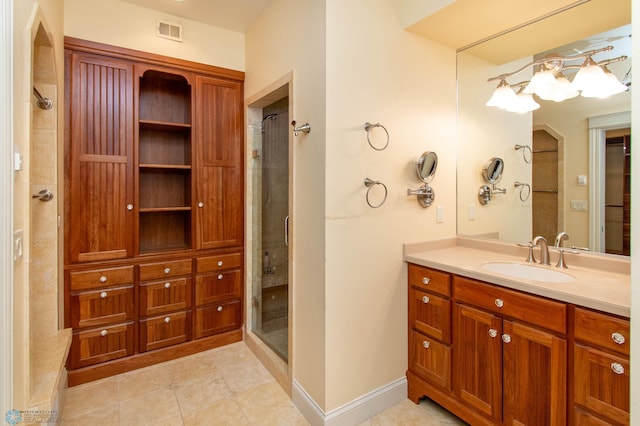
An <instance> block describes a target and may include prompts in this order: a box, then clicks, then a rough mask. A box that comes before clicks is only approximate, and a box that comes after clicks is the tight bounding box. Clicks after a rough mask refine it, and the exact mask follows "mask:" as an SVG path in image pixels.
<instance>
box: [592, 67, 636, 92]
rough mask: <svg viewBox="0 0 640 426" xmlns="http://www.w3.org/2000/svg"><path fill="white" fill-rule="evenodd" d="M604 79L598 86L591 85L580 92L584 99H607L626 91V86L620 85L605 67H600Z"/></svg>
mask: <svg viewBox="0 0 640 426" xmlns="http://www.w3.org/2000/svg"><path fill="white" fill-rule="evenodd" d="M602 68H603V71H604V78H603V79H602V80H601V82H600V83H599V84H598V85H593V86H591V87H589V88H586V89H584V90H583V91H582V96H584V97H585V98H601V99H602V98H608V97H609V96H612V95H616V94H618V93H622V92H624V91H625V90H627V86H626V85H624V84H622V83H620V81H618V79H617V78H616V76H615V75H613V73H612V72H611V71H609V69H608V68H607V67H602Z"/></svg>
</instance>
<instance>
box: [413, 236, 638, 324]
mask: <svg viewBox="0 0 640 426" xmlns="http://www.w3.org/2000/svg"><path fill="white" fill-rule="evenodd" d="M539 252H540V249H539V248H535V249H534V255H535V257H536V258H537V259H539V258H540V256H539ZM527 254H528V249H527V248H521V247H517V246H516V245H515V244H507V243H501V242H497V241H490V240H477V239H472V238H465V237H457V238H451V239H447V240H439V241H433V242H426V243H415V244H405V245H404V260H405V261H406V262H409V263H414V264H417V265H422V266H427V267H430V268H434V269H439V270H442V271H446V272H450V273H453V274H457V275H462V276H465V277H469V278H475V279H478V280H481V281H485V282H489V283H493V284H497V285H501V286H503V287H508V288H512V289H515V290H520V291H524V292H527V293H531V294H536V295H539V296H544V297H548V298H550V299H555V300H559V301H563V302H567V303H573V304H575V305H580V306H584V307H587V308H592V309H597V310H600V311H603V312H608V313H611V314H615V315H620V316H623V317H626V318H629V316H630V312H631V309H630V308H631V276H630V263H629V260H628V259H626V258H622V257H619V256H603V255H599V254H591V253H588V252H585V253H581V254H580V255H575V254H573V255H572V254H569V253H565V260H566V263H567V265H568V268H567V269H562V270H561V269H558V268H556V267H555V263H556V262H557V259H558V253H557V252H556V251H554V250H552V249H549V256H550V259H551V264H552V265H551V266H546V267H545V268H549V269H552V270H556V271H562V272H564V273H566V274H569V275H571V276H573V277H574V278H575V281H571V282H560V283H558V282H553V283H550V282H541V281H533V280H527V279H519V278H512V277H509V276H506V275H502V274H499V273H495V272H491V271H489V270H487V269H485V268H483V266H482V265H483V264H485V263H487V262H513V263H520V264H526V265H533V264H532V263H526V262H525V259H526V258H527ZM536 265H537V264H536ZM537 266H539V267H543V266H541V265H537Z"/></svg>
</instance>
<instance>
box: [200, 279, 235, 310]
mask: <svg viewBox="0 0 640 426" xmlns="http://www.w3.org/2000/svg"><path fill="white" fill-rule="evenodd" d="M241 297H242V280H241V276H240V271H224V272H218V273H214V274H203V275H198V276H197V277H196V305H197V306H200V305H207V304H209V303H216V302H221V301H223V300H228V299H239V298H241Z"/></svg>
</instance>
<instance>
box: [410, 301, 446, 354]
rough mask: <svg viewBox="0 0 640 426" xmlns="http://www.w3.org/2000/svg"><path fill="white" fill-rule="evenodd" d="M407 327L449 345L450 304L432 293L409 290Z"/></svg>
mask: <svg viewBox="0 0 640 426" xmlns="http://www.w3.org/2000/svg"><path fill="white" fill-rule="evenodd" d="M409 303H410V304H411V306H409V327H410V328H413V329H415V330H417V331H419V332H421V333H423V334H426V335H427V336H431V337H433V338H434V339H438V340H440V341H441V342H444V343H447V344H449V343H451V302H450V301H449V300H448V299H445V298H443V297H440V296H436V295H435V294H432V293H427V292H425V291H422V290H419V289H416V288H409Z"/></svg>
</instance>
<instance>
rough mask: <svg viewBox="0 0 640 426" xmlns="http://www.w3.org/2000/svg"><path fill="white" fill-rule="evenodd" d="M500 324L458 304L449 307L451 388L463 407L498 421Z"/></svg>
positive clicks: (500, 386)
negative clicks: (450, 310) (451, 317)
mask: <svg viewBox="0 0 640 426" xmlns="http://www.w3.org/2000/svg"><path fill="white" fill-rule="evenodd" d="M501 336H502V320H501V319H500V317H498V316H496V315H493V314H491V313H489V312H485V311H482V310H479V309H475V308H472V307H470V306H466V305H463V304H460V303H456V304H455V305H454V307H453V353H454V362H453V365H454V368H453V386H454V392H455V393H456V395H457V396H458V398H460V399H461V400H462V401H463V402H464V403H465V404H467V405H469V406H471V407H473V408H475V409H476V410H477V411H479V412H481V413H482V414H483V415H485V416H487V417H490V418H491V419H493V420H494V421H495V422H496V423H501V420H502V340H501Z"/></svg>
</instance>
